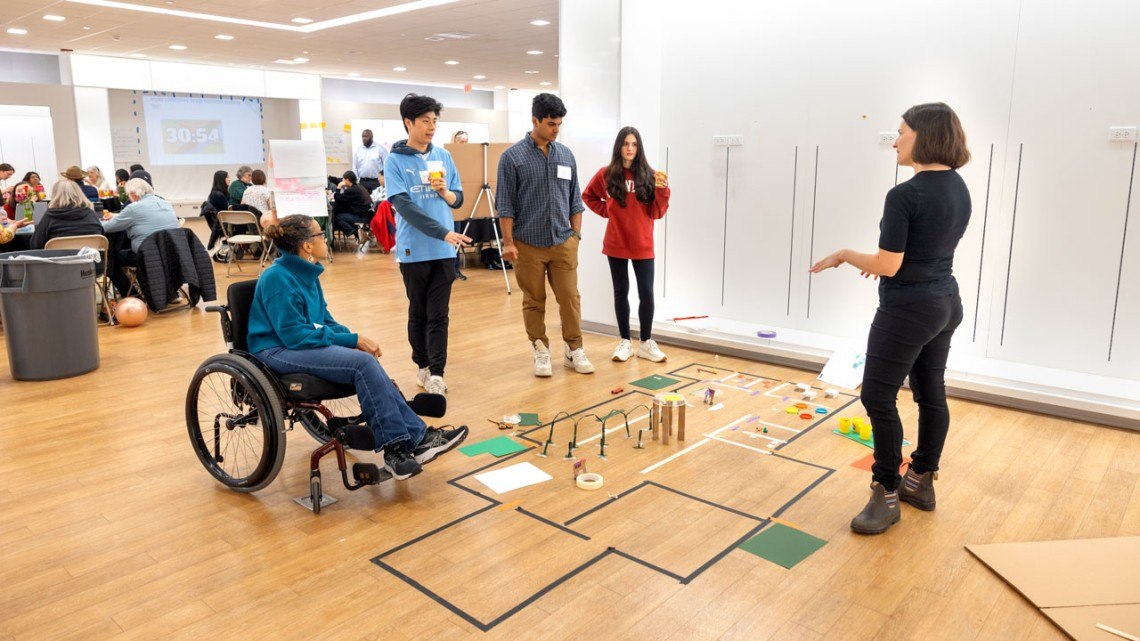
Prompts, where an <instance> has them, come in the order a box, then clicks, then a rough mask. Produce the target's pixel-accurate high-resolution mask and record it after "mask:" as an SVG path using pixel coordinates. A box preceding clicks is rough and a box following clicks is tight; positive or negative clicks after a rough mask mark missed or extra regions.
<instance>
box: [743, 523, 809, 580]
mask: <svg viewBox="0 0 1140 641" xmlns="http://www.w3.org/2000/svg"><path fill="white" fill-rule="evenodd" d="M825 545H827V541H824V540H823V539H817V538H816V537H814V536H812V535H810V534H807V533H805V532H800V531H799V530H797V529H795V528H790V527H788V526H786V525H783V524H780V523H773V524H772V525H770V526H768V527H766V528H764V529H763V530H762V531H761V532H760V534H757V535H756V536H754V537H752V538H751V539H748V540H747V541H745V542H744V543H741V544H740V549H741V550H744V551H745V552H748V553H750V554H755V555H756V556H758V557H760V558H762V559H767V560H769V561H771V562H772V563H775V564H776V565H780V566H783V567H785V568H788V569H789V570H790V569H792V568H794V567H795V566H796V565H797V564H799V562H800V561H803V560H804V559H806V558H808V557H809V556H811V555H812V554H813V553H814V552H815V551H816V550H818V549H820V548H821V547H823V546H825Z"/></svg>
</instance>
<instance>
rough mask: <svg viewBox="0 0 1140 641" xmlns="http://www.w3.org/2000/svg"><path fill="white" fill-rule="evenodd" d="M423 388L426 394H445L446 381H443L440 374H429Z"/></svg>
mask: <svg viewBox="0 0 1140 641" xmlns="http://www.w3.org/2000/svg"><path fill="white" fill-rule="evenodd" d="M424 389H426V390H427V393H428V394H441V395H442V394H447V383H444V382H443V377H442V376H429V377H428V379H427V384H426V385H424Z"/></svg>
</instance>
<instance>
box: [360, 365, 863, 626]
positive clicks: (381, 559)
mask: <svg viewBox="0 0 1140 641" xmlns="http://www.w3.org/2000/svg"><path fill="white" fill-rule="evenodd" d="M690 367H714V366H710V365H705V364H702V363H690V364H688V365H685V366H683V367H680V368H678V369H675V370H673V371H672V372H669V375H670V376H676V377H681V378H687V379H689V381H690V382H688V383H685V384H683V385H678V386H677V387H674V388H672V390H671V391H680V390H683V389H685V388H688V387H691V386H693V385H697V384H699V383H700V381H699V380H698V379H694V378H692V377H689V376H685V375H683V374H678V373H677V372H681V371H684V370H686V369H688V368H690ZM739 373H741V374H745V375H748V376H755V377H757V378H763V379H767V380H778V379H772V378H771V377H766V376H761V375H758V374H748V373H746V372H739ZM638 394H640V395H644V396H647V397H648V398H650V399H651V398H652V396H653V394H651V393H646V392H642V391H640V390H634V391H631V392H627V393H625V394H623V395H620V396H615V397H611V398H609V399H607V400H606V401H604V402H602V403H598V404H596V405H591V406H590V407H586V408H583V409H581V410H579V411H577V412H575V413H573V414H571V416H578V415H580V414H583V413H586V412H589V411H590V410H592V409H595V408H597V407H601V406H602V405H606V404H608V403H611V402H613V401H614V400H615V399H620V398H623V397H629V396H633V395H638ZM856 400H858V399H857V397H854V396H852V397H851V400H849V401H848V402H847V403H845V404H844V405H843V406H841V407H840V408H839V409H837V410H835V411H833V412H831V413H829V414H827V415H822V416H821V417H820V418H819V419H818V420H816V421H814V422H813V423H812V424H811V425H809V426H808V427H807V428H805V429H804V430H802V431H801V432H800V433H799V434H796V435H795V436H793V437H792V438H790V439H788V441H787V442H786V443H783V444H781V445H779V446H777V447H774V448H772V449H773V451H772V455H773V456H774V457H776V458H779V459H782V460H785V461H788V462H791V463H796V464H799V465H805V466H808V467H811V468H815V469H818V470H819V471H820V474H819V476H818V477H817V478H816V479H815V480H814V481H813V482H812V483H810V484H809V485H808V486H807V487H805V488H803V489H802V490H801V491H800V492H799V493H798V494H796V495H795V496H794V497H793V498H792V499H791V500H789V501H787V502H786V503H785V504H784V505H782V506H781V507H780V508H779V509H777V510H775V511H774V512H773V513H772V514H771V517H762V516H757V515H754V514H748V513H746V512H742V511H740V510H736V509H733V508H731V507H727V506H724V505H720V504H717V503H714V502H712V501H708V500H706V499H703V498H701V497H698V496H693V495H691V494H687V493H685V492H682V491H680V490H677V489H675V488H671V487H667V486H665V485H662V484H660V483H656V482H654V481H648V480H647V481H642V482H641V483H640V484H638V485H635V486H634V487H632V488H630V489H628V490H626V491H624V492H622V493H620V494H616V495H613V496H612V497H610V498H607V499H606V500H604V501H601V502H600V503H598V504H597V505H595V506H594V507H591V508H590V509H588V510H586V511H585V512H583V513H581V514H579V515H577V516H575V517H573V518H570V519H568V520H567V521H565V522H564V523H557V522H554V521H551V520H549V519H547V518H544V517H543V516H541V515H539V514H535V513H533V512H530V511H527V510H526V509H524V508H522V507H521V506H520V507H516V508H515V511H516V512H518V513H519V514H522V515H525V516H527V517H529V518H532V519H535V520H537V521H539V522H541V523H543V524H545V525H547V526H549V527H551V528H554V529H556V530H558V531H560V532H563V533H565V534H566V535H567V536H572V537H577V538H579V539H582V540H587V541H588V540H590V537H589V536H587V535H585V534H583V533H581V532H578V531H576V530H574V529H573V527H571V526H573V525H574V523H576V522H577V521H579V520H581V519H583V518H585V517H587V516H589V515H590V514H593V513H594V512H597V511H599V510H603V509H605V508H606V507H608V506H610V505H613V504H615V503H617V502H619V501H621V500H622V499H624V498H626V497H629V496H630V495H631V494H634V493H635V492H638V491H639V490H642V489H644V488H657V489H659V490H663V491H666V492H671V493H673V494H676V495H679V496H682V497H684V498H686V499H689V500H692V501H696V502H699V503H702V504H704V505H708V506H711V507H713V508H717V509H720V510H725V511H727V512H730V513H732V514H734V515H736V516H740V517H743V518H745V519H749V520H751V521H755V526H754V527H752V528H751V529H750V530H749V531H748V532H747V533H746V534H744V535H743V536H741V537H740V538H739V539H737V540H736V541H734V542H733V543H732V544H731V545H729V546H728V547H726V548H724V549H723V550H720V551H719V552H717V553H716V554H714V555H713V556H712V557H711V558H709V559H708V560H707V561H705V562H704V563H703V564H702V565H701V566H700V567H698V568H697V569H696V570H694V571H693V572H691V573H689V574H688V575H685V576H682V575H680V574H677V573H674V572H671V571H669V570H667V569H665V568H662V567H659V566H657V565H654V564H652V563H649V562H648V561H645V560H643V559H639V558H637V557H636V556H634V555H632V554H628V553H626V552H623V551H622V550H620V549H618V548H616V547H607V548H606V549H605V550H604V551H603V552H601V553H599V554H597V555H596V556H594V557H593V558H591V559H589V560H587V561H586V562H584V563H582V564H581V565H579V566H577V567H575V568H573V569H572V570H570V571H569V572H567V573H566V574H564V575H562V576H560V577H558V578H557V579H555V580H554V581H552V582H551V583H549V584H548V585H546V586H545V587H543V588H541V589H540V590H538V591H537V592H535V593H534V594H532V595H530V596H528V597H526V598H525V599H523V600H522V601H520V602H519V603H517V604H516V605H514V606H512V607H511V608H509V609H508V610H506V611H505V612H502V613H501V614H499V615H497V616H495V617H494V618H492V619H491V620H489V621H482V620H479V619H478V618H476V617H475V616H472V615H471V614H470V613H468V612H465V611H464V610H463V609H462V608H460V607H459V606H457V605H456V604H454V603H452V602H451V601H449V600H447V599H446V598H444V597H443V596H442V595H440V594H437V593H436V592H434V591H432V590H431V589H429V588H428V587H426V586H425V585H423V584H422V583H420V582H419V581H417V580H416V578H415V577H412V576H408V575H407V574H405V573H403V572H401V571H399V570H398V569H396V568H395V567H393V566H392V565H390V564H389V563H387V562H385V559H386V558H387V557H390V556H392V555H393V554H396V553H398V552H400V551H402V550H406V549H408V548H410V547H412V546H415V545H418V544H420V543H424V542H425V541H429V540H430V539H431V538H432V537H433V536H436V535H438V534H440V533H441V532H444V531H446V530H447V529H449V528H452V527H454V526H456V525H458V524H459V523H462V522H463V521H466V520H468V519H470V518H473V517H476V516H478V515H480V514H483V513H485V512H487V511H488V510H492V509H494V508H496V507H498V506H500V505H502V504H503V502H502V501H499V500H498V499H495V498H492V497H490V496H487V495H485V494H483V493H481V492H479V491H477V490H474V489H472V488H469V487H466V486H464V485H463V484H461V483H460V481H462V480H463V479H465V478H467V477H469V476H473V475H475V474H479V473H481V472H485V471H487V470H489V469H491V468H494V467H497V466H500V465H503V464H504V463H507V462H510V461H511V460H512V459H514V458H516V457H519V456H521V455H525V454H529V453H532V452H533V451H534V450H535V449H536V448H538V447H541V446H542V441H540V440H535V439H533V438H531V437H530V436H528V435H529V434H531V433H533V432H536V431H539V430H543V429H549V428H550V423H545V424H542V425H539V426H537V427H534V428H532V429H530V430H527V431H526V432H521V433H519V434H518V437H519V438H521V439H523V440H526V441H529V442H530V443H532V444H534V447H531V448H528V449H526V450H524V451H522V452H517V453H515V454H511V455H508V456H504V457H502V458H500V459H497V460H495V461H493V462H491V463H490V464H489V465H485V466H483V467H480V468H478V469H476V470H472V471H470V472H467V473H466V474H463V475H461V476H457V477H455V478H453V479H451V480H450V481H448V484H449V485H451V486H453V487H456V488H458V489H460V490H463V491H464V492H469V493H471V494H474V495H475V496H477V497H479V498H480V499H482V500H484V501H486V502H487V505H485V506H483V507H481V508H479V509H477V510H475V511H473V512H471V513H469V514H466V515H464V516H461V517H459V518H458V519H455V520H454V521H451V522H450V523H447V524H444V525H441V526H440V527H438V528H436V529H434V530H432V531H430V532H427V533H425V534H421V535H420V536H417V537H416V538H414V539H411V540H410V541H406V542H404V543H401V544H400V545H397V546H396V547H393V548H391V549H389V550H387V551H385V552H382V553H381V554H379V555H377V556H376V557H374V558H373V559H372V562H373V563H375V564H376V565H378V566H380V567H381V568H384V569H385V570H387V571H388V572H390V573H391V574H392V575H393V576H395V577H397V578H399V579H400V580H402V581H404V582H405V583H407V584H408V585H410V586H412V587H413V588H415V589H416V590H419V591H420V592H422V593H423V594H425V595H427V596H428V597H429V598H431V599H432V600H433V601H435V602H436V603H438V604H440V605H441V606H443V607H444V608H447V609H448V610H450V611H451V612H453V613H454V614H455V615H456V616H458V617H460V618H462V619H463V620H465V621H467V622H468V623H470V624H471V625H473V626H475V627H476V628H478V629H480V630H482V631H483V632H486V631H488V630H490V629H492V628H494V627H495V626H497V625H499V624H500V623H502V622H503V621H506V620H507V619H509V618H511V617H512V616H514V615H515V614H517V613H518V612H520V611H522V610H523V609H524V608H526V607H527V606H529V605H530V604H532V603H534V602H535V601H537V600H538V599H541V598H542V597H543V596H545V595H546V594H548V593H550V592H552V591H553V590H555V589H557V588H558V587H559V586H560V585H562V584H563V583H565V582H567V581H569V580H570V579H572V578H574V577H575V576H577V575H578V574H580V573H582V572H584V571H585V570H587V569H588V568H590V566H592V565H594V564H595V563H597V562H599V561H601V560H602V559H604V558H606V557H607V556H610V555H613V556H617V557H621V558H624V559H627V560H629V561H631V562H633V563H637V564H639V565H642V566H644V567H646V568H649V569H650V570H653V571H655V572H658V573H660V574H663V575H665V576H667V577H669V578H671V579H673V580H675V581H677V582H679V583H681V584H688V583H690V582H692V581H694V580H695V579H696V578H697V577H699V576H700V575H701V574H703V573H704V572H705V571H706V570H708V569H709V568H711V567H712V566H713V565H715V564H716V563H717V562H719V561H720V560H721V559H723V558H724V557H725V556H728V554H729V553H730V552H732V550H734V549H736V547H737V546H739V545H740V544H741V543H743V542H745V541H747V540H748V539H750V538H752V537H754V536H756V534H757V533H758V532H760V531H761V530H763V529H764V528H765V527H767V526H768V525H769V524H770V523H771V522H772V521H771V518H778V517H779V516H780V515H781V514H783V513H784V512H785V511H787V510H788V509H789V508H790V507H791V506H792V505H794V504H795V503H796V502H797V501H799V500H800V499H802V498H803V497H804V496H806V495H807V493H808V492H810V491H812V490H813V489H815V488H816V487H817V486H818V485H819V484H820V483H822V482H823V481H824V480H826V479H827V478H828V477H829V476H831V475H832V474H833V473H835V470H834V469H833V468H829V467H825V466H822V465H817V464H815V463H809V462H807V461H801V460H799V459H795V458H792V457H788V456H784V455H782V454H779V453H777V451H778V450H781V449H783V448H784V447H787V446H788V445H790V444H791V443H792V442H794V441H795V440H796V439H798V438H800V437H801V436H803V435H804V434H807V433H808V432H810V431H811V430H813V429H814V428H815V427H817V426H818V425H820V424H821V423H823V422H824V421H826V420H827V419H828V418H830V417H831V415H832V414H835V413H838V412H840V411H842V410H843V409H845V408H847V407H848V406H850V405H851V404H852V403H854V402H855V401H856Z"/></svg>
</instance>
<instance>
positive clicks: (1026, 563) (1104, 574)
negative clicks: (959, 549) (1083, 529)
mask: <svg viewBox="0 0 1140 641" xmlns="http://www.w3.org/2000/svg"><path fill="white" fill-rule="evenodd" d="M966 549H967V550H969V551H970V553H971V554H973V555H974V556H976V557H977V558H978V560H979V561H981V562H982V563H985V564H986V565H987V566H989V568H990V569H991V570H993V571H994V572H995V573H997V575H998V576H1000V577H1001V578H1002V579H1004V580H1005V581H1006V582H1007V583H1009V584H1010V585H1011V586H1013V588H1014V589H1015V590H1017V591H1018V592H1020V593H1021V594H1022V595H1024V596H1025V598H1027V599H1029V600H1030V602H1032V603H1033V605H1036V606H1037V607H1039V608H1054V607H1074V606H1090V605H1119V604H1128V603H1140V572H1137V571H1136V569H1137V568H1140V536H1128V537H1120V538H1112V539H1078V540H1073V541H1041V542H1037V543H994V544H989V545H967V546H966Z"/></svg>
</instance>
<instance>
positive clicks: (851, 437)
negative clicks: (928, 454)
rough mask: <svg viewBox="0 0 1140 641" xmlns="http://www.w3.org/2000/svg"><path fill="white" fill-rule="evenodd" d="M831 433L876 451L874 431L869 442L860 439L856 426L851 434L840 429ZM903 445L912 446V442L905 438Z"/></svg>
mask: <svg viewBox="0 0 1140 641" xmlns="http://www.w3.org/2000/svg"><path fill="white" fill-rule="evenodd" d="M831 432H832V433H833V434H838V435H840V436H842V437H843V438H845V439H848V440H851V441H855V442H856V443H858V444H859V445H866V446H867V447H869V448H871V449H875V433H874V432H873V431H872V432H871V440H869V441H864V440H863V439H861V438H859V432H858V430H856V429H855V427H854V426H852V428H851V432H850V433H849V434H844V433H843V432H840V431H839V428H838V427H837V428H835V429H833V430H831ZM903 445H910V441H908V440H906V439H905V438H904V439H903Z"/></svg>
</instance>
